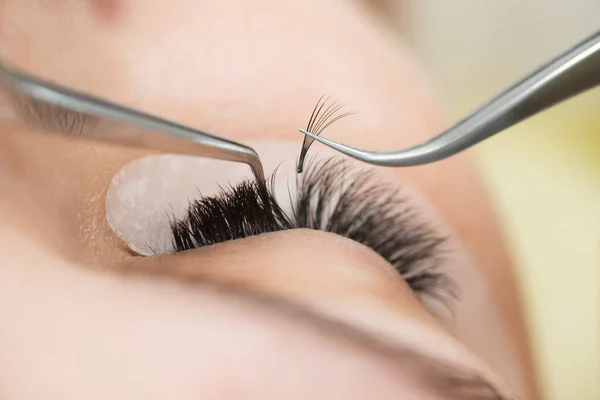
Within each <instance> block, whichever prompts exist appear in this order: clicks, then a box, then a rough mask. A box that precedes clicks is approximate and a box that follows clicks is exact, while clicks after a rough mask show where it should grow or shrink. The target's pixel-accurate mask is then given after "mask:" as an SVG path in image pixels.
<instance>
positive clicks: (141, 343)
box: [0, 0, 535, 399]
mask: <svg viewBox="0 0 600 400" xmlns="http://www.w3.org/2000/svg"><path fill="white" fill-rule="evenodd" d="M56 3H57V4H52V5H50V4H48V3H47V2H43V1H30V2H22V1H16V0H15V1H12V0H5V1H4V2H0V51H1V52H2V57H3V59H5V60H10V62H11V63H12V64H14V65H17V66H19V67H20V68H22V69H24V70H26V71H28V72H30V73H33V74H36V75H38V76H41V77H44V78H46V79H51V80H53V81H56V82H59V83H61V84H62V85H64V86H67V87H73V88H77V89H78V90H82V91H85V92H89V93H92V94H94V95H96V96H100V97H103V98H107V99H110V100H112V101H115V102H118V103H121V104H126V105H128V106H131V107H135V108H137V109H141V110H143V111H146V112H150V113H152V114H156V115H159V116H162V117H165V118H167V119H170V120H175V121H178V122H181V123H184V124H186V125H190V126H194V127H199V128H201V129H203V130H205V131H209V132H213V133H216V134H219V135H221V136H224V137H227V138H229V139H233V140H236V141H239V142H243V143H245V144H247V145H249V146H251V147H253V148H254V149H255V150H256V151H257V152H258V154H259V155H260V156H261V159H262V161H263V165H264V167H265V173H266V174H272V173H274V171H275V170H277V174H276V176H275V178H274V179H273V181H272V183H271V185H270V186H269V188H268V189H269V194H268V196H267V197H268V198H265V197H264V196H263V195H262V194H261V193H263V192H261V189H262V186H260V185H256V184H252V183H251V181H249V180H248V179H250V178H251V175H250V173H249V170H248V169H247V167H245V166H244V165H238V164H234V163H230V162H223V161H216V160H210V159H204V158H194V157H187V156H186V157H184V156H177V155H165V154H157V153H156V152H150V151H148V150H144V149H141V148H126V147H119V146H115V145H108V144H100V143H96V142H90V141H85V140H81V138H77V137H75V136H77V135H71V137H69V136H68V135H67V136H65V135H62V136H61V135H49V134H48V133H45V132H41V131H40V130H36V129H33V128H30V127H27V126H28V125H26V124H24V122H30V123H31V122H35V123H37V125H38V126H39V125H42V126H43V125H44V124H47V123H48V118H49V117H48V116H47V115H46V116H43V117H41V118H38V120H36V121H31V119H32V116H31V115H30V114H27V113H23V112H22V111H23V109H22V108H19V107H17V106H16V104H15V101H14V99H13V98H12V97H11V96H10V95H9V94H8V93H6V92H3V93H1V94H0V96H1V97H0V115H2V116H3V117H4V118H3V122H2V125H1V129H2V134H1V135H0V142H1V143H2V146H1V147H0V155H1V157H0V190H1V192H2V193H3V194H4V195H3V196H2V199H1V200H0V214H1V215H2V221H3V222H2V223H0V237H2V243H3V251H2V254H1V255H0V260H1V262H0V264H1V265H2V266H3V267H2V268H0V274H2V276H1V278H0V293H2V295H1V296H2V300H5V301H1V302H0V304H2V306H0V307H1V308H0V309H1V310H2V313H1V314H0V318H3V319H5V321H3V325H4V326H8V327H9V328H8V329H6V330H4V329H3V332H2V333H0V351H1V352H2V354H5V355H6V357H8V360H9V365H11V366H14V368H11V370H10V371H7V372H3V373H2V374H3V375H0V390H1V391H0V392H5V393H8V394H9V396H8V397H7V398H20V399H24V398H37V397H39V396H38V394H39V393H48V391H50V392H51V393H56V394H57V395H61V397H64V398H78V397H79V398H80V397H87V398H89V397H90V394H94V395H95V394H98V397H110V398H120V396H121V397H123V398H146V397H148V398H151V397H152V396H158V397H169V398H198V397H200V398H213V397H214V398H222V397H225V398H229V397H235V396H239V397H242V398H281V397H290V396H291V397H294V396H295V397H297V398H307V396H314V397H318V398H357V399H358V398H366V397H367V396H370V397H373V396H374V394H376V397H377V398H388V397H390V398H392V397H394V398H395V397H397V396H398V394H403V395H405V396H407V398H413V397H414V398H447V397H446V396H447V395H448V394H451V396H450V397H453V396H455V397H456V398H504V397H502V396H507V398H508V396H509V394H507V393H516V394H519V395H521V396H525V398H535V391H534V385H533V379H532V369H531V363H530V360H529V356H528V349H527V346H526V340H525V335H524V330H523V326H522V319H521V315H520V310H519V305H518V296H517V294H516V291H515V285H514V282H513V278H512V273H511V269H510V265H509V262H508V259H507V256H506V254H505V250H504V248H503V246H502V241H501V239H500V237H499V235H498V233H497V232H498V229H497V226H496V224H495V222H494V219H493V214H492V212H491V209H490V206H489V204H488V201H487V198H486V195H485V193H484V191H483V189H482V187H481V185H480V181H479V177H478V175H477V172H476V170H475V169H474V168H473V166H472V164H471V162H470V160H469V159H468V157H467V156H465V155H459V156H456V157H453V158H451V159H449V160H446V161H442V162H438V163H436V164H433V165H429V166H423V167H418V168H405V169H393V170H391V169H373V168H369V167H367V166H365V165H361V164H359V163H356V162H353V161H350V160H344V159H342V157H341V156H338V155H336V154H335V153H333V152H331V151H328V150H326V149H324V148H323V147H322V146H318V145H317V144H314V145H313V147H312V148H311V149H310V150H309V152H308V155H307V159H308V161H307V165H306V167H305V170H304V172H303V173H302V175H300V176H299V175H298V174H297V173H296V171H295V168H296V161H297V158H298V154H299V151H300V147H301V143H302V139H303V138H302V135H301V134H300V133H299V132H298V131H297V129H298V128H305V127H306V124H307V122H308V120H309V117H310V115H311V112H312V110H313V108H314V106H315V104H316V103H317V100H318V99H319V98H320V97H321V96H322V95H323V94H327V95H331V98H332V100H330V101H329V103H327V105H326V106H325V107H324V108H323V109H322V111H325V110H326V109H327V106H328V105H331V104H332V103H333V101H335V100H339V101H340V102H342V103H344V104H345V105H346V106H347V108H346V109H347V110H350V111H356V112H357V114H356V115H353V116H349V117H346V118H344V119H341V120H339V121H337V122H336V123H335V124H332V125H331V126H329V127H328V128H327V130H326V131H325V132H324V134H325V135H326V136H327V137H330V138H332V139H334V140H339V141H341V142H344V143H348V144H350V145H353V146H356V147H359V148H369V149H374V150H389V149H395V148H402V147H406V146H409V145H412V144H415V143H418V142H420V141H424V140H426V139H427V138H429V137H430V136H433V135H434V134H435V133H437V132H439V131H441V130H443V129H444V128H445V127H446V126H447V125H448V124H449V119H448V118H447V117H446V116H445V113H444V111H443V109H442V107H441V105H440V104H439V103H438V102H437V101H436V99H435V96H434V95H433V93H432V91H431V89H430V87H429V86H428V82H427V81H426V79H425V77H424V75H423V73H422V72H421V69H420V68H419V66H418V64H417V63H416V62H415V61H414V59H413V57H412V56H411V54H410V52H409V50H408V48H407V47H406V46H405V45H404V44H403V43H402V42H400V41H399V40H398V39H397V38H396V37H395V36H393V35H392V34H391V33H390V32H388V31H387V30H385V29H383V28H382V27H381V25H378V21H377V17H376V16H375V14H371V12H370V10H369V9H368V5H365V8H359V7H362V5H356V4H349V3H347V2H343V1H336V0H328V1H316V0H314V1H312V0H309V1H301V2H296V1H283V2H282V1H270V0H261V1H258V2H257V1H254V2H252V4H251V5H250V3H246V2H242V1H240V2H233V3H232V2H222V3H218V2H210V3H206V4H205V3H203V2H200V3H198V2H188V1H185V0H172V1H170V2H169V5H168V6H166V4H165V3H162V2H145V1H139V0H128V1H125V0H111V1H96V2H93V1H86V2H82V1H76V0H71V1H68V0H65V1H61V2H56ZM217 3H218V4H217ZM317 9H318V12H315V10H317ZM342 112H343V111H340V113H342ZM321 115H325V113H324V112H323V113H322V114H321ZM334 115H338V114H332V115H330V116H329V117H330V118H329V119H332V118H334ZM38 117H39V116H38ZM50 117H52V115H51V116H50ZM323 121H325V120H323ZM86 129H91V128H90V127H89V126H86V127H84V128H83V129H82V130H81V132H80V135H81V136H85V132H86ZM94 129H99V130H100V129H106V127H102V126H96V127H94ZM288 192H289V193H288ZM263 194H264V193H263ZM265 196H266V195H265ZM272 196H273V198H272ZM239 204H243V206H239ZM265 204H269V205H271V207H270V208H268V212H267V211H266V208H265ZM319 204H321V205H322V207H319V206H318V205H319ZM273 205H275V206H273ZM357 221H360V222H359V223H357ZM242 222H243V223H242ZM184 250H185V251H184ZM17 289H18V290H17ZM449 310H451V312H449ZM40 332H44V335H43V339H40V336H39V333H40ZM99 376H102V380H99V379H98V377H99ZM198 377H201V379H200V380H199V379H198ZM317 380H318V384H317V385H315V382H316V381H317ZM448 382H456V383H453V384H450V383H448ZM507 388H509V389H507ZM476 394H481V395H482V396H484V397H475V396H476ZM486 395H487V396H488V397H485V396H486ZM410 396H413V397H410ZM91 397H94V396H93V395H92V396H91ZM152 398H154V397H152Z"/></svg>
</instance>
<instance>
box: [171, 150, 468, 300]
mask: <svg viewBox="0 0 600 400" xmlns="http://www.w3.org/2000/svg"><path fill="white" fill-rule="evenodd" d="M274 179H275V174H274V175H273V176H272V177H271V178H270V180H269V181H267V182H262V183H257V182H254V181H245V182H243V183H241V184H239V185H236V186H233V187H225V188H222V189H221V192H220V193H219V194H218V195H216V196H212V197H204V198H200V199H198V200H195V201H193V202H192V203H191V204H190V207H189V209H188V211H187V214H186V215H185V217H184V218H182V219H180V220H173V221H172V225H171V227H172V232H173V247H174V249H175V251H185V250H189V249H195V248H200V247H203V246H209V245H212V244H215V243H219V242H224V241H228V240H234V239H240V238H244V237H248V236H253V235H258V234H261V233H267V232H277V231H282V230H286V229H297V228H307V229H314V230H320V231H327V232H332V233H336V234H339V235H342V236H345V237H347V238H349V239H352V240H354V241H356V242H359V243H362V244H363V245H365V246H367V247H370V248H371V249H372V250H374V251H375V252H377V253H379V254H380V255H381V256H382V257H383V258H385V259H386V260H387V261H388V262H389V263H390V264H391V265H393V266H394V268H395V269H396V270H397V271H398V272H399V273H400V274H401V275H402V276H403V277H404V279H405V280H406V282H407V283H408V284H409V286H410V287H411V288H412V289H413V290H414V292H415V293H416V294H417V295H418V296H420V297H421V298H426V297H430V298H432V299H433V300H436V301H439V302H440V303H441V304H443V305H445V306H446V307H448V308H449V304H448V303H449V302H450V301H451V300H452V299H453V298H455V297H456V291H455V285H454V283H453V281H452V280H451V279H450V278H449V277H448V276H447V275H446V274H445V273H443V272H441V271H440V270H439V264H440V261H441V258H442V256H443V250H442V244H443V243H444V241H445V238H444V237H443V236H441V235H439V234H438V233H437V231H436V230H435V229H433V228H431V227H429V226H427V225H426V224H424V223H423V222H420V217H419V215H418V213H417V212H416V211H415V210H414V209H413V208H411V206H410V205H409V204H407V202H406V200H405V199H404V198H403V197H402V196H401V195H400V193H399V190H398V189H395V188H392V187H390V185H388V184H384V183H381V182H378V181H377V179H376V176H375V174H374V173H373V172H369V171H367V172H364V171H358V170H352V169H351V168H349V167H348V165H347V163H346V162H345V161H344V160H343V159H338V158H330V159H324V160H315V159H309V160H307V168H306V172H305V173H304V174H303V175H298V176H297V182H296V185H297V186H296V188H297V193H296V195H295V197H294V198H293V199H292V212H291V215H287V214H286V213H285V212H284V211H283V210H282V208H281V207H280V206H279V203H278V201H277V199H276V198H275V196H274V195H273V190H272V188H273V183H274Z"/></svg>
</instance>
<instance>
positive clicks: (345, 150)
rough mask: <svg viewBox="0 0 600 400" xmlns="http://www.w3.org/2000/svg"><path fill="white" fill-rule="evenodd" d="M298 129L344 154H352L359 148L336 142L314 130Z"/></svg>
mask: <svg viewBox="0 0 600 400" xmlns="http://www.w3.org/2000/svg"><path fill="white" fill-rule="evenodd" d="M298 131H300V132H302V133H303V134H305V135H306V136H310V137H311V138H313V139H314V140H316V141H318V142H321V143H323V144H324V145H326V146H328V147H331V148H332V149H334V150H337V151H339V152H341V153H343V154H348V155H350V154H351V153H352V152H353V151H357V149H354V148H353V147H350V146H346V145H344V144H341V143H338V142H335V141H333V140H330V139H326V138H324V137H322V136H319V135H315V134H314V133H312V132H309V131H306V130H304V129H298Z"/></svg>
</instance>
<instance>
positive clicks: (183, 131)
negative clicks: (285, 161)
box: [0, 60, 265, 182]
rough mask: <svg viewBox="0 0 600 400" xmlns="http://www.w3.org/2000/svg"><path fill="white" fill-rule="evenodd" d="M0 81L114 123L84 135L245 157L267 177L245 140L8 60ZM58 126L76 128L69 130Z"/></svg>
mask: <svg viewBox="0 0 600 400" xmlns="http://www.w3.org/2000/svg"><path fill="white" fill-rule="evenodd" d="M0 84H4V85H6V86H8V88H9V89H12V92H13V94H16V95H18V96H25V98H27V99H29V100H33V101H36V102H38V103H39V102H41V104H49V105H51V106H56V107H58V108H59V109H62V110H65V111H66V112H75V113H79V114H80V115H82V116H83V117H84V118H85V117H92V118H98V119H99V120H102V121H109V122H112V123H113V126H112V129H101V130H100V129H96V130H90V132H86V134H80V136H81V137H82V138H89V139H94V140H99V141H105V142H110V143H115V144H121V145H129V146H135V147H141V148H146V149H152V150H159V151H162V152H172V153H178V154H186V155H192V156H200V157H208V158H215V159H219V160H227V161H234V162H241V163H245V164H248V166H250V168H251V169H252V173H253V174H254V177H255V178H256V179H257V180H258V181H259V182H261V181H264V179H265V178H264V172H263V167H262V164H261V162H260V158H259V156H258V154H257V153H256V152H255V151H254V150H253V149H252V148H250V147H248V146H245V145H243V144H241V143H237V142H234V141H232V140H228V139H225V138H223V137H219V136H216V135H213V134H210V133H208V132H204V131H201V130H198V129H194V128H190V127H188V126H184V125H182V124H178V123H175V122H171V121H168V120H165V119H162V118H159V117H157V116H154V115H150V114H146V113H144V112H142V111H138V110H135V109H133V108H129V107H125V106H123V105H119V104H115V103H111V102H109V101H107V100H103V99H100V98H97V97H94V96H91V95H88V94H85V93H82V92H78V91H75V90H72V89H69V88H65V87H62V86H59V85H57V84H54V83H51V82H48V81H45V80H42V79H39V78H37V77H34V76H31V75H29V74H27V73H24V72H22V71H19V70H17V69H16V68H13V67H9V66H8V65H7V64H6V63H4V62H2V60H0ZM55 132H57V133H65V134H70V135H72V134H73V133H72V132H67V131H64V130H55Z"/></svg>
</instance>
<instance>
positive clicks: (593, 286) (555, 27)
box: [375, 0, 600, 400]
mask: <svg viewBox="0 0 600 400" xmlns="http://www.w3.org/2000/svg"><path fill="white" fill-rule="evenodd" d="M375 3H379V5H380V7H381V9H382V10H383V11H384V12H385V13H386V14H387V15H388V16H390V18H389V19H390V23H391V24H393V25H394V26H395V27H396V28H397V29H398V30H399V31H400V32H401V34H402V35H403V36H404V37H405V38H407V40H408V41H409V42H410V43H411V44H412V45H413V47H414V49H415V52H416V53H417V54H418V55H419V56H420V58H421V60H422V62H423V63H424V65H425V67H426V68H427V69H428V70H429V72H430V75H431V76H432V77H433V79H434V81H435V82H436V83H437V87H438V88H439V90H440V92H441V93H440V94H441V96H442V97H443V98H444V99H445V100H446V104H447V105H448V106H449V107H450V110H451V111H452V112H453V115H454V116H455V117H456V119H459V118H460V117H462V116H464V115H465V114H467V113H469V112H470V111H472V110H473V109H474V108H475V107H477V106H478V105H479V104H480V103H481V102H483V101H485V100H486V99H488V98H490V97H492V96H493V95H495V94H496V93H498V92H499V91H501V90H503V89H504V88H505V87H507V85H509V84H511V83H512V82H514V81H516V80H518V79H520V78H521V77H522V76H523V75H524V74H526V73H528V72H529V71H530V70H532V69H533V68H535V67H537V66H538V65H540V64H541V63H543V62H545V61H547V60H549V59H550V58H552V57H553V56H555V55H556V54H558V52H561V51H563V50H564V49H566V48H567V47H569V46H570V45H572V44H574V43H576V42H577V41H579V40H581V39H583V38H584V37H585V36H586V35H589V34H591V33H593V32H594V31H596V30H598V29H600V1H598V0H570V1H568V2H567V1H559V0H529V1H527V2H525V1H518V0H487V1H481V0H459V1H445V0H426V1H423V0H401V1H398V0H379V1H375ZM475 153H476V154H477V156H478V162H479V166H480V169H481V171H482V173H483V174H484V176H485V178H486V182H487V185H488V188H489V190H490V191H491V193H492V195H493V199H494V202H495V205H496V209H497V210H498V214H499V219H500V220H501V224H502V225H503V229H504V233H505V237H506V239H507V242H508V244H509V246H510V250H511V252H512V255H513V259H514V260H515V263H516V267H517V274H518V277H519V283H520V286H521V291H522V293H523V296H524V301H525V307H526V310H525V311H526V314H527V317H528V323H529V324H530V333H531V341H532V346H533V351H534V357H535V360H536V364H537V368H538V371H537V372H538V377H539V380H540V383H541V387H542V391H543V392H544V394H545V395H546V398H547V399H550V400H554V399H579V400H584V399H600V296H599V293H600V89H596V90H595V91H592V92H588V93H586V94H584V95H582V96H580V97H578V98H576V99H573V100H570V101H568V102H566V103H564V104H562V105H560V106H558V107H556V108H554V109H551V110H549V111H547V112H545V113H543V114H540V115H538V116H536V117H535V118H533V119H531V120H529V121H526V122H524V123H521V124H520V125H518V126H516V127H514V128H512V129H510V130H508V131H506V132H504V133H502V134H500V135H498V136H496V137H494V138H492V139H490V140H488V141H486V142H484V143H483V144H482V145H480V146H479V147H478V149H477V150H475Z"/></svg>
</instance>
